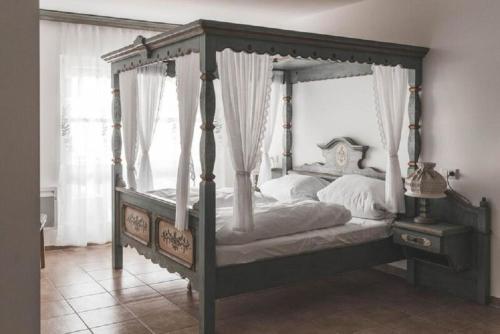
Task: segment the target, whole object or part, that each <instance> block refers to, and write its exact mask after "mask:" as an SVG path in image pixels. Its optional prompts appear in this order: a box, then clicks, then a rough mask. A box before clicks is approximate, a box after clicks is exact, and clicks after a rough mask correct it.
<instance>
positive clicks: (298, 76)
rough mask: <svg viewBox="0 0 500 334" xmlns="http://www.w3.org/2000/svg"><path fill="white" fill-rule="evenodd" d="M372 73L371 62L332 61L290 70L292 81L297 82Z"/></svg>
mask: <svg viewBox="0 0 500 334" xmlns="http://www.w3.org/2000/svg"><path fill="white" fill-rule="evenodd" d="M371 74H373V71H372V65H370V64H356V63H330V64H319V65H315V66H310V67H306V68H302V69H299V70H294V71H290V81H291V83H293V84H295V83H298V82H309V81H319V80H330V79H341V78H350V77H359V76H363V75H371Z"/></svg>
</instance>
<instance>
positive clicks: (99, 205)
mask: <svg viewBox="0 0 500 334" xmlns="http://www.w3.org/2000/svg"><path fill="white" fill-rule="evenodd" d="M60 29H61V45H60V46H61V49H60V55H59V59H54V63H57V62H58V61H59V66H60V109H61V122H60V127H61V129H60V145H59V146H60V147H59V178H58V192H59V193H58V195H59V196H58V208H59V210H58V214H59V216H58V226H57V238H56V244H57V245H60V246H64V245H75V246H85V245H87V244H88V243H104V242H108V241H110V240H111V196H110V188H111V173H110V158H111V149H110V147H111V124H112V122H111V94H110V87H111V68H110V66H109V64H107V63H106V62H105V61H103V60H102V59H101V56H102V55H103V54H104V53H106V52H109V51H111V50H113V49H117V48H119V47H122V46H123V45H126V44H130V43H131V42H132V41H133V40H134V39H135V37H137V35H144V36H150V35H152V34H153V33H152V32H144V31H137V30H128V29H117V28H109V27H98V26H93V25H79V24H70V23H61V24H60ZM42 81H43V78H42Z"/></svg>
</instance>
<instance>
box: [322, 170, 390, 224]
mask: <svg viewBox="0 0 500 334" xmlns="http://www.w3.org/2000/svg"><path fill="white" fill-rule="evenodd" d="M318 198H319V200H320V201H322V202H327V203H335V204H340V205H343V206H345V207H346V208H347V209H348V210H350V211H351V215H352V216H353V217H358V218H366V219H384V218H387V217H388V216H389V215H390V214H389V213H388V212H387V210H386V209H385V182H384V181H382V180H377V179H373V178H370V177H366V176H361V175H344V176H341V177H339V178H338V179H337V180H335V181H334V182H332V183H331V184H330V185H329V186H327V187H325V188H323V189H322V190H320V191H319V192H318Z"/></svg>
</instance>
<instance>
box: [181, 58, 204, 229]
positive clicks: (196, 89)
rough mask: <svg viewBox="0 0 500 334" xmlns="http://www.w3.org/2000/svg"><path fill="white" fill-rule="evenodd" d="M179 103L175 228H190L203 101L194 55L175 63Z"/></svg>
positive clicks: (198, 70)
mask: <svg viewBox="0 0 500 334" xmlns="http://www.w3.org/2000/svg"><path fill="white" fill-rule="evenodd" d="M175 75H176V78H177V99H178V101H179V129H180V139H181V155H180V158H179V167H178V170H177V188H176V190H177V191H176V211H175V227H176V228H178V229H180V230H185V229H187V227H188V210H187V204H188V197H189V189H190V187H189V177H190V170H191V168H190V164H191V146H192V143H193V133H194V124H195V122H196V112H197V110H198V105H199V99H200V55H199V54H198V53H191V54H189V55H185V56H183V57H179V58H177V59H176V60H175Z"/></svg>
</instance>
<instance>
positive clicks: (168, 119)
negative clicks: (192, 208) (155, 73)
mask: <svg viewBox="0 0 500 334" xmlns="http://www.w3.org/2000/svg"><path fill="white" fill-rule="evenodd" d="M198 78H199V75H198ZM200 125H201V119H200V114H199V113H197V114H196V122H195V126H194V135H193V143H194V145H192V148H191V158H192V160H193V164H192V165H191V171H190V186H191V188H192V189H193V188H194V187H195V188H196V191H197V190H198V183H199V181H200V177H199V175H200V171H201V167H200V153H199V146H198V145H197V144H198V143H199V142H200V136H201V129H200ZM180 155H181V142H180V129H179V108H178V102H177V83H176V78H171V77H166V78H165V88H164V89H163V98H162V100H161V105H160V113H159V115H158V124H157V125H156V131H155V135H154V138H153V142H152V144H151V149H150V150H149V156H150V159H151V168H152V169H153V180H154V186H155V189H165V188H170V189H175V188H176V185H177V169H178V167H179V166H178V164H179V157H180ZM193 176H194V177H193Z"/></svg>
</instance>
